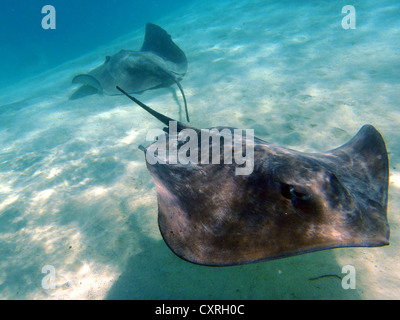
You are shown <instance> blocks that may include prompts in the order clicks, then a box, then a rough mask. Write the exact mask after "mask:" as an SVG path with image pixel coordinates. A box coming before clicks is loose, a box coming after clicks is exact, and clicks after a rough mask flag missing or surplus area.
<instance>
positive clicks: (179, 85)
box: [173, 77, 190, 122]
mask: <svg viewBox="0 0 400 320" xmlns="http://www.w3.org/2000/svg"><path fill="white" fill-rule="evenodd" d="M173 79H174V81H175V83H176V85H177V86H178V88H179V90H181V94H182V97H183V102H184V103H185V112H186V120H187V122H190V119H189V112H188V108H187V102H186V97H185V93H184V92H183V88H182V86H181V84H180V83H179V81H178V80H177V79H175V78H174V77H173Z"/></svg>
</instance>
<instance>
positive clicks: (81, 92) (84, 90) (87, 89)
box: [69, 85, 99, 100]
mask: <svg viewBox="0 0 400 320" xmlns="http://www.w3.org/2000/svg"><path fill="white" fill-rule="evenodd" d="M97 93H99V92H98V91H97V89H96V88H93V87H92V86H88V85H83V86H82V87H80V88H79V89H77V90H76V91H75V92H74V93H73V94H72V95H71V96H70V97H69V100H76V99H80V98H83V97H86V96H90V95H92V94H97Z"/></svg>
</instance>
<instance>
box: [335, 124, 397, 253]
mask: <svg viewBox="0 0 400 320" xmlns="http://www.w3.org/2000/svg"><path fill="white" fill-rule="evenodd" d="M331 154H333V155H334V156H335V157H338V158H340V159H341V161H342V167H343V168H351V170H352V171H353V172H354V177H353V179H349V180H347V181H346V184H347V185H348V187H349V189H350V190H351V189H356V187H358V188H360V186H361V187H362V186H363V183H364V185H366V186H369V187H370V189H371V190H370V191H369V192H368V197H367V196H365V197H363V198H361V197H357V199H358V200H357V202H358V203H359V207H363V208H364V210H363V211H364V213H363V215H362V216H361V218H360V219H358V220H359V222H358V223H357V224H358V227H359V228H360V229H363V230H364V236H365V237H364V238H365V239H366V240H364V241H363V242H364V243H363V244H364V245H365V246H382V245H388V244H389V238H390V227H389V223H388V220H387V201H388V189H389V158H388V154H387V149H386V144H385V141H384V139H383V137H382V135H381V134H380V133H379V132H378V131H377V130H376V129H375V128H374V127H373V126H372V125H365V126H363V127H362V128H361V129H360V131H359V132H358V133H357V134H356V135H355V136H354V137H353V138H352V139H351V140H350V141H349V142H347V143H346V144H344V145H342V146H341V147H339V148H337V149H334V150H332V151H331Z"/></svg>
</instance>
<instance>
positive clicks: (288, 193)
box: [281, 184, 310, 201]
mask: <svg viewBox="0 0 400 320" xmlns="http://www.w3.org/2000/svg"><path fill="white" fill-rule="evenodd" d="M281 193H282V196H284V197H285V198H286V199H289V200H292V201H293V200H303V201H306V200H309V199H310V196H309V195H307V194H306V193H303V192H300V191H299V190H296V188H295V187H294V186H292V185H290V184H283V185H282V188H281Z"/></svg>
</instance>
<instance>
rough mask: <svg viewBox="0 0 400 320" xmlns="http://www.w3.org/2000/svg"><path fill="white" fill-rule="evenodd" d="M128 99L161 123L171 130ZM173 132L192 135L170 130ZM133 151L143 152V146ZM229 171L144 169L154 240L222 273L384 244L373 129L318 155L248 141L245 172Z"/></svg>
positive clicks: (382, 177)
mask: <svg viewBox="0 0 400 320" xmlns="http://www.w3.org/2000/svg"><path fill="white" fill-rule="evenodd" d="M120 90H121V92H123V93H125V94H126V92H124V91H123V90H122V89H120ZM126 95H127V96H128V97H130V96H129V95H128V94H126ZM130 98H131V99H132V100H133V101H135V102H136V103H137V104H139V105H140V106H142V107H143V108H144V109H145V110H147V111H148V112H150V113H151V114H152V115H154V116H155V117H157V118H158V119H159V120H161V121H162V122H163V123H164V124H166V125H169V124H170V121H174V120H173V119H171V118H168V117H166V116H164V115H162V114H159V113H157V112H156V111H154V110H152V109H150V108H149V107H148V106H146V105H144V104H143V103H141V102H140V101H138V100H137V99H136V98H134V97H130ZM177 128H178V131H179V130H183V129H185V128H191V127H188V126H186V125H184V124H183V123H180V122H178V123H177ZM218 128H219V129H221V127H218ZM230 129H232V128H230ZM197 130H198V129H197ZM164 131H167V130H166V128H164ZM197 132H198V131H197ZM166 138H167V141H169V139H170V138H169V137H168V136H167V137H166ZM159 139H160V137H159ZM159 139H158V140H159ZM245 142H246V141H244V140H243V143H245ZM182 143H183V142H180V144H181V145H182ZM185 143H186V142H185ZM196 143H197V142H196ZM246 143H247V142H246ZM198 147H199V150H200V142H198ZM141 148H142V150H144V151H145V153H148V150H149V148H150V146H149V147H148V148H143V147H141ZM221 150H222V143H221ZM146 159H147V156H146ZM221 160H222V159H221ZM160 162H161V161H160ZM221 163H222V162H221ZM236 166H237V165H236V164H235V163H233V164H220V165H218V164H197V165H195V164H181V163H179V162H178V163H177V164H171V163H169V162H168V161H167V163H166V164H162V163H155V164H150V163H149V161H147V168H148V170H149V172H150V174H151V175H152V177H153V179H154V182H155V184H156V190H157V198H158V222H159V227H160V231H161V233H162V236H163V238H164V240H165V242H166V243H167V244H168V246H169V247H170V248H171V250H172V251H173V252H174V253H175V254H176V255H178V256H179V257H181V258H183V259H185V260H187V261H190V262H193V263H197V264H202V265H212V266H224V265H237V264H245V263H251V262H257V261H263V260H273V259H277V258H283V257H289V256H293V255H298V254H303V253H307V252H313V251H318V250H324V249H331V248H339V247H377V246H384V245H388V244H389V236H390V229H389V225H388V221H387V197H388V175H389V171H388V155H387V151H386V146H385V142H384V140H383V138H382V136H381V135H380V133H379V132H378V131H377V130H376V129H375V128H374V127H373V126H371V125H365V126H363V127H362V128H361V130H360V131H359V132H358V133H357V134H356V135H355V136H354V137H353V138H352V139H351V140H350V141H349V142H347V143H346V144H344V145H342V146H341V147H339V148H336V149H333V150H330V151H327V152H323V153H303V152H298V151H294V150H290V149H286V148H282V147H278V146H274V145H269V144H267V143H266V142H265V141H263V140H261V139H259V138H255V139H254V170H253V172H252V173H251V174H250V175H248V176H243V175H242V176H239V175H235V173H234V172H235V167H236Z"/></svg>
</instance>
